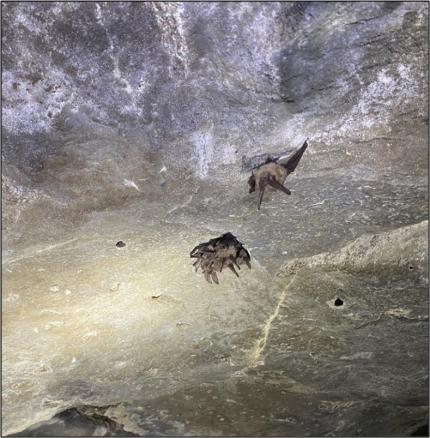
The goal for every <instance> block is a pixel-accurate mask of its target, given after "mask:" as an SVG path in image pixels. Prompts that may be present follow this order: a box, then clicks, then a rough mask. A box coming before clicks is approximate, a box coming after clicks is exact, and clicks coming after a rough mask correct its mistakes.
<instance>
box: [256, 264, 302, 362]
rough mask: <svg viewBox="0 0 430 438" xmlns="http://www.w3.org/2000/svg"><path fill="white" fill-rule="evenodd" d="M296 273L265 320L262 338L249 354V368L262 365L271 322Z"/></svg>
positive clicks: (276, 314) (277, 312)
mask: <svg viewBox="0 0 430 438" xmlns="http://www.w3.org/2000/svg"><path fill="white" fill-rule="evenodd" d="M298 273H299V270H298V271H297V272H295V273H294V275H293V278H292V279H291V280H290V282H289V283H288V284H287V285H286V286H285V288H284V290H283V291H282V293H281V295H280V296H279V300H278V304H277V306H276V307H275V310H274V311H273V313H272V314H271V315H270V317H269V318H268V319H267V321H266V324H264V327H263V333H262V336H261V337H260V338H259V339H257V341H256V342H255V348H254V350H253V352H252V354H251V360H250V364H249V366H250V367H251V368H255V367H257V366H259V365H264V359H261V354H262V353H263V351H264V349H265V348H266V344H267V340H268V339H269V335H270V329H271V328H272V322H273V321H274V320H275V319H276V317H277V316H278V314H279V310H280V309H281V307H282V304H283V303H284V300H285V298H286V296H287V292H288V288H289V287H290V286H291V285H292V284H293V282H294V280H295V279H296V276H297V274H298Z"/></svg>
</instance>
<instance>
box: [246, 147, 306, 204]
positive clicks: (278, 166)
mask: <svg viewBox="0 0 430 438" xmlns="http://www.w3.org/2000/svg"><path fill="white" fill-rule="evenodd" d="M307 147H308V142H307V141H305V142H304V143H303V146H302V147H301V148H300V149H297V151H296V152H294V153H293V155H291V157H289V158H288V160H287V161H286V162H285V163H282V162H280V160H269V161H268V162H266V163H264V164H262V165H260V166H258V167H256V168H255V169H253V170H252V174H251V176H250V177H249V180H248V184H249V186H250V187H249V193H252V192H254V191H256V192H257V209H258V210H260V206H261V201H262V200H263V195H264V192H265V191H275V190H280V191H282V192H284V193H285V194H287V195H291V192H290V190H288V189H287V188H286V187H285V186H284V182H285V179H286V178H287V176H288V175H289V174H290V173H293V172H294V170H295V169H296V167H297V165H298V164H299V161H300V159H301V158H302V155H303V153H304V152H305V150H306V148H307Z"/></svg>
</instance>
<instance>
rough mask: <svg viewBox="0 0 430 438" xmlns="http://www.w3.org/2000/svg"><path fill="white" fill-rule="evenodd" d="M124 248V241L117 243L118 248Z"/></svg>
mask: <svg viewBox="0 0 430 438" xmlns="http://www.w3.org/2000/svg"><path fill="white" fill-rule="evenodd" d="M124 246H125V243H124V242H123V241H122V240H120V241H118V242H116V247H117V248H124Z"/></svg>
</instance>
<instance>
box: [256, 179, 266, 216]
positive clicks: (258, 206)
mask: <svg viewBox="0 0 430 438" xmlns="http://www.w3.org/2000/svg"><path fill="white" fill-rule="evenodd" d="M265 189H266V186H263V187H262V186H261V184H260V191H259V192H258V198H257V210H260V207H261V201H262V200H263V195H264V190H265Z"/></svg>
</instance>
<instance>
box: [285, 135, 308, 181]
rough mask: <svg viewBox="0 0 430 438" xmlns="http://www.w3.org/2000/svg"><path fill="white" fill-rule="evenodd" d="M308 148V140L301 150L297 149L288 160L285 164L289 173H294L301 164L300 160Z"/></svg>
mask: <svg viewBox="0 0 430 438" xmlns="http://www.w3.org/2000/svg"><path fill="white" fill-rule="evenodd" d="M307 147H308V141H307V140H306V141H305V142H304V143H303V145H302V147H301V148H300V149H297V151H296V152H294V154H293V155H291V157H290V158H288V160H287V162H286V163H285V164H283V166H284V167H285V169H287V170H288V173H292V172H294V170H295V169H296V167H297V165H298V164H299V161H300V159H301V158H302V156H303V154H304V152H305V150H306V148H307Z"/></svg>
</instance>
